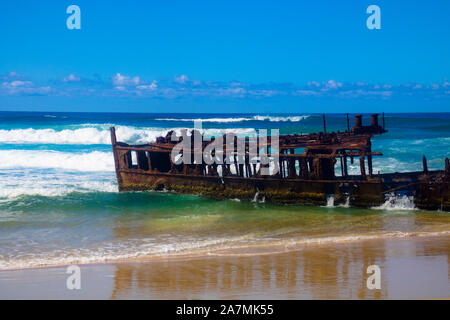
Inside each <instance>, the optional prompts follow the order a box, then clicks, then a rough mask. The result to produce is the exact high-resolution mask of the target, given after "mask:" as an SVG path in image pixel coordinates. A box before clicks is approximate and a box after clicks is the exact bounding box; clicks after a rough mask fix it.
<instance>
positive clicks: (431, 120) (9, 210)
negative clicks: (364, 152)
mask: <svg viewBox="0 0 450 320" xmlns="http://www.w3.org/2000/svg"><path fill="white" fill-rule="evenodd" d="M196 119H202V120H203V122H202V126H203V131H204V133H206V134H209V135H214V134H219V133H223V132H228V131H233V132H236V133H238V134H239V135H246V134H251V133H254V132H255V130H258V129H279V131H280V133H281V134H290V133H312V132H319V131H322V130H323V123H322V115H321V114H312V113H301V114H289V115H286V114H158V113H152V114H137V113H59V112H58V113H56V112H0V270H10V269H20V268H33V267H41V266H53V265H65V264H75V263H90V262H106V261H116V260H123V259H136V258H151V257H152V256H162V255H163V256H164V255H179V254H205V253H210V252H212V251H215V250H233V252H236V251H237V252H242V253H245V252H248V251H249V250H259V249H256V248H259V247H270V246H272V247H273V248H278V249H277V250H281V249H280V248H282V249H283V250H285V249H286V248H287V247H295V246H300V245H314V244H315V243H334V242H343V241H359V240H364V239H380V238H381V239H382V238H397V237H398V238H401V237H410V236H426V235H434V236H439V235H440V234H445V235H448V234H449V233H450V213H449V212H426V211H420V210H417V209H416V208H414V205H413V202H412V199H410V198H408V197H406V196H404V197H400V198H395V199H394V198H388V199H386V203H385V204H384V205H382V206H380V207H377V208H370V209H358V208H349V207H346V206H334V204H333V201H329V204H328V205H327V206H324V207H314V206H299V205H274V204H270V203H264V202H249V201H239V200H237V199H228V200H222V201H218V200H213V199H208V198H206V197H202V196H197V195H179V194H174V193H170V192H131V193H118V191H117V183H116V176H115V172H114V162H113V156H112V150H111V145H110V134H109V127H110V126H115V127H116V133H117V138H118V140H119V141H124V142H127V143H146V142H150V141H154V140H155V139H156V137H158V136H161V135H165V134H166V133H167V132H168V131H169V130H171V129H177V130H178V129H181V128H193V125H194V124H193V120H196ZM350 121H351V123H350V125H351V126H352V125H353V118H352V116H351V119H350ZM380 121H381V117H380ZM385 121H386V129H387V130H388V131H389V132H388V133H386V134H383V135H378V136H374V138H373V139H372V149H373V151H380V152H382V153H383V154H384V155H383V156H382V157H377V158H375V160H374V164H373V166H374V172H378V171H379V172H381V173H387V172H402V171H416V170H422V156H423V155H426V156H427V159H428V167H429V169H430V170H433V169H443V168H444V160H445V158H446V157H450V113H414V114H386V117H385ZM326 122H327V131H333V130H341V131H343V130H345V129H346V127H347V123H346V115H345V114H327V117H326ZM369 122H370V116H369V115H364V118H363V123H364V124H368V123H369ZM353 170H357V167H356V166H355V167H354V168H353Z"/></svg>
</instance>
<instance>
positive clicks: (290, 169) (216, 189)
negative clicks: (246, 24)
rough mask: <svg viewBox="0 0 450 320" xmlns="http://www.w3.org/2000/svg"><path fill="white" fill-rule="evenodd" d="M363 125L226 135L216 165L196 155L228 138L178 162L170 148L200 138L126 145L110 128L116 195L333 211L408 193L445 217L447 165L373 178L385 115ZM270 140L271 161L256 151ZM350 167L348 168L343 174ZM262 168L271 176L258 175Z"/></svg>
mask: <svg viewBox="0 0 450 320" xmlns="http://www.w3.org/2000/svg"><path fill="white" fill-rule="evenodd" d="M362 120H363V117H362V115H360V114H358V115H355V124H354V126H353V127H352V128H350V124H349V116H348V115H347V128H346V130H345V131H342V132H341V131H337V132H327V130H326V120H325V116H324V117H323V123H324V128H323V132H319V133H311V134H291V135H278V136H276V137H275V136H273V135H272V136H268V137H267V139H265V140H263V141H261V140H259V141H254V139H252V138H251V137H245V138H239V137H237V136H233V141H232V143H229V142H228V143H225V142H224V143H223V145H221V148H220V149H222V150H223V152H224V153H226V154H227V158H226V161H223V163H208V162H206V161H205V159H204V157H202V156H200V157H196V153H202V152H203V151H205V149H207V148H208V145H209V144H210V143H216V145H217V142H218V141H220V144H222V141H224V139H225V138H227V139H228V141H229V139H230V137H229V135H227V137H224V136H223V137H220V138H221V139H218V137H212V138H211V139H210V141H209V142H208V141H203V140H202V142H201V145H200V150H198V148H197V149H195V148H194V145H193V144H191V145H192V149H189V150H186V149H184V150H183V151H182V152H181V155H182V157H184V158H187V157H189V159H193V158H194V159H196V160H197V161H195V160H194V161H192V163H183V162H182V163H177V162H176V161H173V159H172V158H171V154H172V152H173V150H174V148H175V146H176V145H177V144H179V143H180V142H182V140H183V139H192V140H194V137H195V136H196V135H197V136H198V135H201V133H200V132H199V131H196V130H193V131H192V132H191V135H190V136H184V138H183V137H179V138H177V139H174V138H173V135H174V131H171V132H169V133H168V134H167V136H165V137H159V138H157V139H156V142H154V143H148V144H142V145H130V144H126V143H124V142H118V141H117V140H116V132H115V128H114V127H112V128H110V130H111V142H112V149H113V154H114V162H115V170H116V175H117V182H118V187H119V191H120V192H123V191H143V190H169V191H174V192H179V193H190V194H201V195H205V196H209V197H213V198H217V199H232V198H238V199H242V200H257V199H265V201H268V202H276V203H299V204H312V205H326V204H327V201H328V199H329V198H330V197H333V198H334V204H336V205H337V204H344V203H345V204H348V205H350V206H356V207H373V206H379V205H381V204H383V203H384V202H385V201H386V197H387V196H390V197H392V196H400V195H407V196H411V197H413V201H414V204H415V206H416V207H417V208H420V209H426V210H443V211H450V189H449V182H450V164H449V159H448V158H446V159H445V168H444V170H428V166H427V160H426V158H425V156H423V170H421V171H417V172H400V173H383V174H380V173H379V172H373V171H374V170H373V164H372V162H373V158H374V157H378V156H382V153H381V152H374V151H372V145H371V139H372V137H373V136H374V135H378V134H383V133H385V132H387V130H386V129H385V120H384V114H383V118H382V124H381V125H380V124H379V121H378V114H372V115H371V123H370V125H363V122H362ZM174 140H175V141H174ZM275 141H276V142H277V146H276V148H277V149H278V150H277V157H276V158H274V157H270V155H269V152H267V154H265V153H261V150H266V151H268V150H270V149H271V148H272V149H273V148H275V147H274V146H273V144H274V142H275ZM252 143H257V148H252V147H251V145H252ZM239 146H240V147H239ZM272 151H273V150H272ZM214 152H217V151H213V152H212V156H216V154H214ZM264 160H265V161H264ZM350 166H351V167H352V168H353V170H349V167H350ZM355 166H356V168H357V170H356V172H355ZM269 167H271V168H272V170H271V174H262V171H263V169H267V168H269ZM274 168H275V169H274ZM350 171H351V172H350Z"/></svg>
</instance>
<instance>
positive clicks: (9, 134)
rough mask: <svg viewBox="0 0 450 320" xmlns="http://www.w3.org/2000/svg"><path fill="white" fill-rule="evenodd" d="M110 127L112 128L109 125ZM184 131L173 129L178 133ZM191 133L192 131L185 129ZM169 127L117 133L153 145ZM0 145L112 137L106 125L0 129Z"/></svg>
mask: <svg viewBox="0 0 450 320" xmlns="http://www.w3.org/2000/svg"><path fill="white" fill-rule="evenodd" d="M111 126H112V125H111ZM182 129H183V128H175V129H174V130H175V131H177V132H178V133H179V132H180V131H181V130H182ZM187 129H188V130H191V129H192V128H190V129H189V128H187ZM170 130H171V129H169V128H136V127H129V126H117V127H116V134H117V138H118V139H119V140H120V141H123V142H127V143H132V144H139V143H148V142H153V141H155V140H156V138H157V137H159V136H165V135H166V134H167V133H168V132H169V131H170ZM202 132H203V133H204V134H206V135H217V134H225V133H228V132H234V133H236V134H238V135H247V134H248V135H252V134H254V133H255V130H254V129H252V128H236V129H203V130H202ZM0 143H22V144H73V145H95V144H106V145H108V144H111V136H110V132H109V126H108V125H96V124H84V125H81V128H76V129H64V130H55V129H33V128H29V129H12V130H0Z"/></svg>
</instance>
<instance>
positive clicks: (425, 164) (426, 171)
mask: <svg viewBox="0 0 450 320" xmlns="http://www.w3.org/2000/svg"><path fill="white" fill-rule="evenodd" d="M422 165H423V173H424V174H427V173H428V164H427V158H426V157H425V155H424V156H423V158H422Z"/></svg>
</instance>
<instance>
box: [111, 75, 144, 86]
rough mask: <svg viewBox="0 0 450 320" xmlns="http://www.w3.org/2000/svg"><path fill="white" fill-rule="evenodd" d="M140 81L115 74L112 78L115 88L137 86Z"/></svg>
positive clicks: (137, 78)
mask: <svg viewBox="0 0 450 320" xmlns="http://www.w3.org/2000/svg"><path fill="white" fill-rule="evenodd" d="M140 81H141V79H140V78H139V77H130V76H125V75H121V74H120V73H116V75H115V76H114V77H113V84H114V85H116V86H130V85H131V86H133V85H134V86H137V85H138V84H139V83H140Z"/></svg>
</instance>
